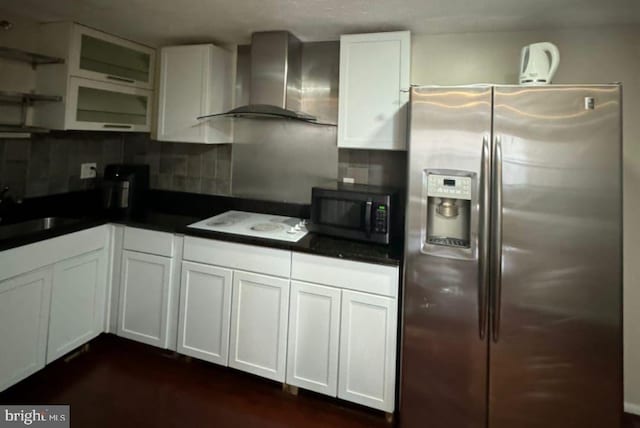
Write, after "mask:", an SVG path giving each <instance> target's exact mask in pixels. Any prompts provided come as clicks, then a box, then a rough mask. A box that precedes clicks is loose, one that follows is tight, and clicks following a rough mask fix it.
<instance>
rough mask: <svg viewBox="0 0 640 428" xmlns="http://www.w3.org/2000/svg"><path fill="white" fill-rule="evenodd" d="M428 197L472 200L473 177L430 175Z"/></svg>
mask: <svg viewBox="0 0 640 428" xmlns="http://www.w3.org/2000/svg"><path fill="white" fill-rule="evenodd" d="M427 194H428V196H435V197H436V198H451V199H466V200H471V177H462V176H456V175H439V174H429V175H428V183H427Z"/></svg>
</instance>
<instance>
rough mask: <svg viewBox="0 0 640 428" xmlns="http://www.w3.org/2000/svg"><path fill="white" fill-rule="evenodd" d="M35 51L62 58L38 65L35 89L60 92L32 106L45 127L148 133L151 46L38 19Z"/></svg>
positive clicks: (80, 26)
mask: <svg viewBox="0 0 640 428" xmlns="http://www.w3.org/2000/svg"><path fill="white" fill-rule="evenodd" d="M40 50H41V51H42V52H43V53H46V54H48V55H54V56H57V57H61V58H64V60H65V62H64V63H63V64H54V65H51V66H50V67H39V68H38V70H36V89H37V91H39V92H41V93H46V94H57V95H62V96H63V101H62V102H61V103H49V104H48V105H43V106H42V107H43V108H38V109H37V111H34V118H33V123H34V125H36V126H42V127H45V128H50V129H60V130H67V129H73V130H100V131H133V132H148V131H150V129H151V126H150V122H151V120H150V119H151V110H152V102H151V101H152V99H153V91H152V89H153V87H154V68H155V50H154V49H153V48H150V47H147V46H144V45H141V44H138V43H134V42H130V41H128V40H124V39H121V38H119V37H116V36H112V35H109V34H106V33H103V32H100V31H97V30H93V29H91V28H87V27H84V26H82V25H78V24H75V23H71V22H54V23H47V24H42V26H41V28H40Z"/></svg>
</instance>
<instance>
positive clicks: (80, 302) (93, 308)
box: [47, 250, 107, 363]
mask: <svg viewBox="0 0 640 428" xmlns="http://www.w3.org/2000/svg"><path fill="white" fill-rule="evenodd" d="M106 275H107V273H106V254H105V252H104V251H103V250H99V251H94V252H92V253H89V254H84V255H81V256H79V257H74V258H72V259H69V260H64V261H62V262H60V263H57V264H56V265H55V266H54V268H53V285H52V292H51V316H50V323H49V346H48V348H47V363H50V362H51V361H53V360H55V359H56V358H58V357H60V356H62V355H64V354H66V353H67V352H69V351H71V350H73V349H74V348H77V347H78V346H80V345H82V344H84V343H86V342H88V341H89V340H91V339H93V338H94V337H95V336H97V335H98V334H100V333H101V332H102V331H104V325H103V324H104V314H105V292H106V279H107V277H106Z"/></svg>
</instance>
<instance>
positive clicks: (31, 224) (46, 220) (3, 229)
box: [0, 217, 78, 239]
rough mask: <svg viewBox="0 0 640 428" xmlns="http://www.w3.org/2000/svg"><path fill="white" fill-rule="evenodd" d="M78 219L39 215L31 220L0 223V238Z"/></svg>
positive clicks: (54, 226)
mask: <svg viewBox="0 0 640 428" xmlns="http://www.w3.org/2000/svg"><path fill="white" fill-rule="evenodd" d="M77 221H78V219H77V218H69V217H41V218H36V219H33V220H28V221H22V222H20V223H12V224H5V225H0V239H7V238H15V237H18V236H20V235H29V234H31V233H35V232H41V231H44V230H50V229H54V228H57V227H60V226H67V225H70V224H73V223H76V222H77Z"/></svg>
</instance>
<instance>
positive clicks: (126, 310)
mask: <svg viewBox="0 0 640 428" xmlns="http://www.w3.org/2000/svg"><path fill="white" fill-rule="evenodd" d="M170 279H171V259H170V258H168V257H162V256H155V255H151V254H143V253H136V252H134V251H123V252H122V280H121V291H120V314H119V318H120V319H119V322H118V335H120V336H123V337H126V338H129V339H133V340H137V341H139V342H143V343H146V344H149V345H154V346H159V347H162V348H166V347H167V344H166V343H165V342H166V334H167V311H168V307H167V306H168V297H169V285H170Z"/></svg>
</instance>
